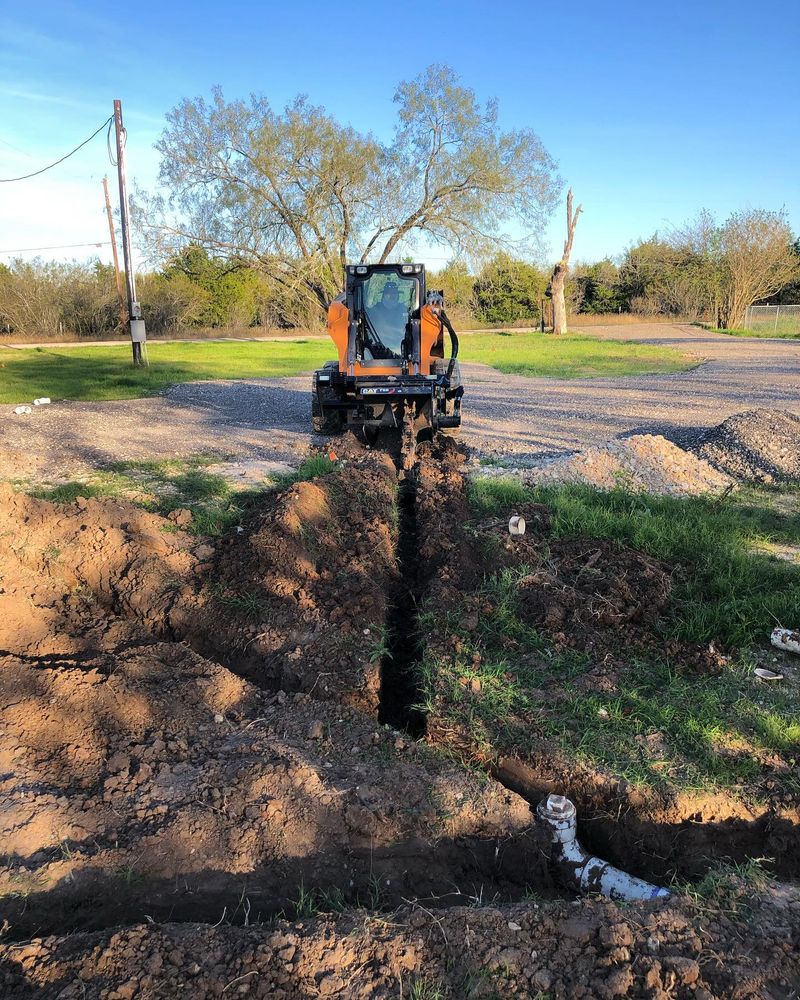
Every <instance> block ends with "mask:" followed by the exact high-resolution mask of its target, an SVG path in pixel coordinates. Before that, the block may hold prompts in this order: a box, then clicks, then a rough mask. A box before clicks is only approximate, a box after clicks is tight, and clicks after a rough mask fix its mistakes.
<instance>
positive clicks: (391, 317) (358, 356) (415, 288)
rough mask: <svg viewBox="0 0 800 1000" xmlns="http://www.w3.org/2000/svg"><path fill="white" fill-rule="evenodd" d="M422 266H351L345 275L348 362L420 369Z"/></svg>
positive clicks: (423, 270)
mask: <svg viewBox="0 0 800 1000" xmlns="http://www.w3.org/2000/svg"><path fill="white" fill-rule="evenodd" d="M424 303H425V268H424V266H423V265H422V264H355V265H353V264H351V265H350V266H349V267H348V268H347V272H346V284H345V304H346V306H347V312H348V317H349V329H348V351H347V354H348V360H349V361H350V363H355V364H357V365H359V366H360V367H361V368H368V369H377V368H380V369H382V370H384V371H385V370H386V369H393V370H397V371H398V372H404V373H407V372H408V371H409V370H413V369H414V366H415V365H417V366H418V365H419V360H420V335H419V333H420V309H421V307H422V305H424Z"/></svg>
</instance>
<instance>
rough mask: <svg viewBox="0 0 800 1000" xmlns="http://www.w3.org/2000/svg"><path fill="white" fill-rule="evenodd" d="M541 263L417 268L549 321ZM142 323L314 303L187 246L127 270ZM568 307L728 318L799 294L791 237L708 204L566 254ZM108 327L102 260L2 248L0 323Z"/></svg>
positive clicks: (488, 316) (112, 321)
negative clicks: (606, 247) (30, 255)
mask: <svg viewBox="0 0 800 1000" xmlns="http://www.w3.org/2000/svg"><path fill="white" fill-rule="evenodd" d="M549 280H550V269H547V268H542V267H539V266H537V265H535V264H533V263H531V262H529V261H525V260H521V259H519V258H516V257H513V256H512V255H510V254H508V253H504V252H499V253H497V254H495V255H494V256H493V257H491V258H490V259H489V260H488V261H487V262H486V263H484V264H483V265H482V266H481V267H479V268H470V267H469V266H468V265H467V264H466V263H465V262H464V261H463V260H455V261H453V262H452V263H450V264H448V265H446V266H445V267H444V268H442V269H441V270H439V271H430V270H429V272H428V287H429V288H435V289H441V290H442V291H443V292H444V295H445V302H446V304H447V309H448V312H449V314H450V315H451V318H453V319H454V321H456V322H457V323H458V324H459V325H460V326H461V327H462V328H468V327H469V326H472V325H475V326H481V325H490V326H491V325H497V324H508V325H514V324H516V325H519V326H527V325H531V326H535V325H539V324H540V322H541V321H542V318H543V317H544V321H545V323H546V324H547V323H548V321H549ZM137 285H138V294H139V298H140V299H141V302H142V305H143V309H144V316H145V321H146V323H147V327H148V329H149V330H150V331H151V332H152V333H155V334H168V333H177V332H181V331H187V330H188V331H190V330H198V329H214V330H246V329H249V328H262V329H275V328H280V327H301V328H306V329H316V328H319V327H320V326H321V325H322V322H323V320H324V313H323V312H322V311H321V310H320V308H319V307H318V306H317V305H316V304H313V303H312V304H309V301H308V298H307V297H306V296H305V295H304V294H303V293H300V294H295V295H293V294H292V293H291V291H290V290H287V289H286V288H285V286H283V285H282V284H280V283H277V282H274V281H271V280H270V278H269V276H268V275H265V274H264V273H263V272H262V271H261V270H259V269H258V268H257V267H254V266H253V265H252V264H250V263H248V262H246V261H244V260H241V259H238V258H235V257H218V256H212V254H210V253H209V252H208V250H206V249H204V248H202V247H199V246H188V247H186V248H185V249H183V250H182V251H180V252H179V253H177V254H176V255H174V256H173V257H171V258H170V259H169V260H168V261H167V263H166V265H165V266H164V267H162V268H160V269H158V270H152V271H149V272H146V273H143V274H141V275H139V276H138V278H137ZM566 297H567V303H568V308H569V312H570V314H571V315H581V314H584V315H587V314H588V315H591V314H610V313H638V314H644V315H662V316H665V317H676V318H677V317H680V318H685V319H689V320H705V321H708V322H710V323H712V324H714V325H717V326H720V327H722V328H726V327H728V328H735V327H737V326H741V324H742V322H743V321H744V311H745V309H746V308H747V306H748V305H752V304H753V303H754V302H780V303H800V239H797V238H795V237H794V236H793V234H792V233H791V231H790V229H789V227H788V225H787V223H786V220H785V218H784V217H783V215H782V214H781V213H771V212H766V211H761V210H751V211H747V212H739V213H736V214H735V215H733V216H731V217H730V219H728V220H727V221H726V222H725V223H724V224H722V225H715V224H714V223H713V220H712V219H711V217H710V215H708V213H701V215H700V216H699V217H698V218H697V219H695V220H694V221H692V222H691V223H689V224H686V225H684V226H683V227H681V228H678V229H676V230H674V231H673V232H671V233H669V234H668V235H666V236H659V235H657V234H656V235H654V236H652V237H650V238H649V239H645V240H640V241H638V242H637V243H635V244H633V245H632V246H630V247H629V248H628V249H627V250H626V251H625V252H624V253H623V254H622V256H621V257H620V258H619V259H618V260H616V261H615V260H612V259H611V258H608V257H607V258H605V259H603V260H600V261H595V262H592V263H586V262H584V263H577V264H575V265H574V266H573V267H572V268H571V271H570V276H569V278H568V280H567V287H566ZM117 327H118V304H117V298H116V286H115V282H114V273H113V268H112V267H111V266H109V265H106V264H101V263H99V262H95V263H93V264H78V263H74V262H73V263H57V262H52V261H50V262H48V261H42V260H38V259H37V260H33V261H23V260H13V261H11V263H10V264H9V265H0V331H4V332H15V333H20V334H24V335H32V336H34V335H40V336H54V335H57V334H59V333H69V334H73V335H77V336H85V337H92V336H102V335H105V334H108V333H111V332H113V331H114V330H115V329H117Z"/></svg>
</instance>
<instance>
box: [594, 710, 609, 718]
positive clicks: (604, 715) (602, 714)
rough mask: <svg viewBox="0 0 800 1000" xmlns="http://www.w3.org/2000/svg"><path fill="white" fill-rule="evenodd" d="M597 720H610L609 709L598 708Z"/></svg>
mask: <svg viewBox="0 0 800 1000" xmlns="http://www.w3.org/2000/svg"><path fill="white" fill-rule="evenodd" d="M597 718H598V719H608V718H609V714H608V709H607V708H598V709H597Z"/></svg>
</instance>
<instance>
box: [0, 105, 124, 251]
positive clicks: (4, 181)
mask: <svg viewBox="0 0 800 1000" xmlns="http://www.w3.org/2000/svg"><path fill="white" fill-rule="evenodd" d="M113 120H114V117H113V115H112V116H111V117H110V118H106V120H105V121H104V122H103V124H102V125H101V126H100V128H98V129H96V130H95V131H94V132H92V134H91V135H90V136H89V138H88V139H84V140H83V142H82V143H81V144H80V145H79V146H76V147H75V148H74V149H73V150H70V152H69V153H67V154H66V155H65V156H62V157H61V159H60V160H56V161H55V163H50V164H48V166H46V167H42V169H41V170H34V172H33V173H32V174H23V175H22V177H0V184H11V183H13V182H14V181H26V180H28V178H30V177H38V176H39V174H43V173H44V172H45V171H46V170H52V169H53V167H57V166H58V165H59V163H63V162H64V160H68V159H69V158H70V156H74V155H75V153H77V152H78V150H79V149H83V147H84V146H85V145H86V143H87V142H91V141H92V139H94V137H95V136H96V135H99V134H100V132H102V131H103V129H104V128H105V127H106V125H108V124H109V122H112V121H113ZM43 249H49V248H47V247H43Z"/></svg>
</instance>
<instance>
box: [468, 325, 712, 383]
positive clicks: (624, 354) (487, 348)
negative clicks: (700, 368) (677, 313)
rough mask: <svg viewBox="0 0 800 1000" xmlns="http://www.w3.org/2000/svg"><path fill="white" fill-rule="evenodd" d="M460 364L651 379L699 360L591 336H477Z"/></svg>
mask: <svg viewBox="0 0 800 1000" xmlns="http://www.w3.org/2000/svg"><path fill="white" fill-rule="evenodd" d="M459 358H460V360H462V361H479V362H481V363H483V364H486V365H491V366H492V367H493V368H497V369H498V370H499V371H501V372H505V373H507V374H509V375H527V376H543V375H544V376H550V377H552V378H598V377H601V376H606V377H607V376H620V375H650V374H661V373H665V372H680V371H686V370H687V369H688V368H691V367H693V366H694V365H696V364H697V359H696V358H692V357H690V356H689V355H687V354H684V353H682V352H681V351H676V350H674V349H672V348H668V347H659V346H657V345H655V344H640V343H637V342H636V341H629V340H605V339H603V340H601V339H600V338H598V337H592V336H589V335H585V334H578V333H569V334H566V335H565V336H561V337H555V336H553V335H552V334H548V333H513V334H511V335H510V336H509V335H508V334H506V335H503V334H502V333H476V334H473V335H471V336H469V337H465V338H464V339H463V340H462V342H461V349H460V351H459Z"/></svg>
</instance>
